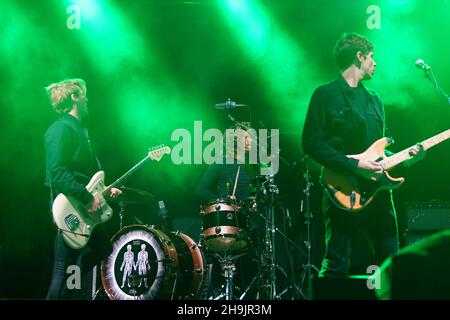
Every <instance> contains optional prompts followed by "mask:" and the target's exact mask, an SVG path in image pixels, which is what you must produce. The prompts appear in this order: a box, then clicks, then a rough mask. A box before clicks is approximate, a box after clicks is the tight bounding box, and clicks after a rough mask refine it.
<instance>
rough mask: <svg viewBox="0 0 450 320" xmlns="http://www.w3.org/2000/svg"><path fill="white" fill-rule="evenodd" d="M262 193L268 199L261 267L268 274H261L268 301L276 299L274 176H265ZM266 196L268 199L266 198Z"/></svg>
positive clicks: (277, 192)
mask: <svg viewBox="0 0 450 320" xmlns="http://www.w3.org/2000/svg"><path fill="white" fill-rule="evenodd" d="M262 192H263V194H264V195H265V196H266V198H269V201H268V203H267V204H266V207H265V217H264V220H265V222H266V223H265V236H264V245H263V255H262V258H263V266H265V268H267V267H268V272H263V279H262V280H263V288H264V289H265V292H264V293H265V295H266V296H265V297H264V298H267V299H269V300H274V299H275V298H277V285H276V284H277V276H276V268H277V266H276V261H275V257H276V251H275V250H276V248H275V232H276V227H275V195H277V194H279V189H278V187H277V185H276V184H275V176H274V175H267V176H266V181H265V182H263V184H262ZM267 196H268V197H267Z"/></svg>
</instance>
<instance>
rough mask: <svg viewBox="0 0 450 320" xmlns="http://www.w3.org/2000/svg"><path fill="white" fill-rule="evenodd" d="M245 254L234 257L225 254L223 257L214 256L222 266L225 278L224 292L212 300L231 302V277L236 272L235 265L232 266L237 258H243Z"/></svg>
mask: <svg viewBox="0 0 450 320" xmlns="http://www.w3.org/2000/svg"><path fill="white" fill-rule="evenodd" d="M244 254H245V253H242V254H239V255H235V256H229V255H227V254H225V256H222V255H219V254H214V256H215V257H216V258H217V259H218V260H219V262H220V265H221V266H222V270H223V272H224V277H225V292H223V293H221V294H220V295H219V296H217V297H216V298H214V300H219V299H221V298H225V300H233V299H234V295H233V287H234V285H233V277H234V274H235V271H236V265H235V264H234V261H235V260H237V259H238V258H239V257H241V256H243V255H244Z"/></svg>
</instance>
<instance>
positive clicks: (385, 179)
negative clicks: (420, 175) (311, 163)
mask: <svg viewBox="0 0 450 320" xmlns="http://www.w3.org/2000/svg"><path fill="white" fill-rule="evenodd" d="M449 138H450V129H449V130H446V131H444V132H441V133H440V134H437V135H435V136H433V137H431V138H429V139H427V140H425V141H423V142H421V143H420V145H421V147H422V148H423V149H424V150H427V149H429V148H431V147H433V146H435V145H437V144H438V143H441V142H443V141H445V140H447V139H449ZM390 144H391V140H390V139H389V138H381V139H379V140H377V141H375V142H374V143H373V144H372V145H371V146H370V147H369V148H368V149H367V150H366V151H365V152H363V153H360V154H357V155H349V156H348V157H351V158H354V159H358V160H361V159H363V160H371V161H376V162H378V163H380V164H381V166H382V168H383V169H384V172H383V174H382V175H381V176H380V178H379V179H377V180H369V179H365V178H363V177H360V176H357V175H344V174H341V173H339V172H336V171H333V170H331V169H328V168H326V167H322V175H321V182H322V184H323V186H324V187H325V191H326V192H327V194H328V196H329V197H330V199H331V200H332V201H333V202H334V203H335V204H336V205H337V206H338V207H340V208H342V209H344V210H347V211H349V212H358V211H360V210H362V209H364V208H365V207H367V206H368V205H369V203H370V202H372V200H373V199H374V198H375V196H376V194H377V193H378V192H379V191H381V190H388V189H395V188H398V187H400V186H401V185H402V184H403V182H405V179H404V178H393V177H391V176H390V175H389V173H388V171H389V170H391V169H393V168H394V167H396V166H397V165H399V164H400V163H402V162H403V161H405V160H408V158H409V157H410V155H409V153H408V150H409V148H408V149H405V150H403V151H400V152H398V153H396V154H394V155H391V156H389V157H387V156H386V155H385V153H384V150H385V148H386V147H387V146H388V145H390Z"/></svg>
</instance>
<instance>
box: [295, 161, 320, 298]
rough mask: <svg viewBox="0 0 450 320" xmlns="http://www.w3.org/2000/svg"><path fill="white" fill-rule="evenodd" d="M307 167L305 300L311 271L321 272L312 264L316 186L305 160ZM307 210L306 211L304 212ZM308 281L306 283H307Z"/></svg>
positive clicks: (302, 281) (303, 289)
mask: <svg viewBox="0 0 450 320" xmlns="http://www.w3.org/2000/svg"><path fill="white" fill-rule="evenodd" d="M304 162H305V165H306V171H305V174H304V175H303V177H304V178H305V189H304V190H303V193H304V194H305V207H303V200H302V202H301V211H304V212H305V214H304V216H305V222H304V223H305V225H306V240H305V241H304V242H303V243H304V244H305V248H306V253H307V254H306V264H304V265H303V273H302V276H301V278H300V284H301V286H300V293H301V295H302V296H303V298H305V299H308V292H306V293H305V291H307V290H308V285H309V279H310V278H311V270H312V269H314V270H315V271H316V272H319V269H317V267H315V266H314V265H313V264H312V263H311V222H312V218H313V214H312V212H311V201H310V196H311V188H312V186H313V185H314V183H313V182H312V181H311V173H310V168H309V162H308V159H307V158H305V159H304ZM303 209H305V210H303ZM305 280H306V283H305Z"/></svg>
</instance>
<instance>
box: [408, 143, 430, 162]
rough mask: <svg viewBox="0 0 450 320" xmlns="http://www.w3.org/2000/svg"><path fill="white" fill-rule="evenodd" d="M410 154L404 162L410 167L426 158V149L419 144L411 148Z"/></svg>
mask: <svg viewBox="0 0 450 320" xmlns="http://www.w3.org/2000/svg"><path fill="white" fill-rule="evenodd" d="M408 154H409V156H410V158H409V159H408V160H406V161H405V162H404V166H405V167H410V166H412V165H413V164H415V163H416V162H419V161H420V160H423V158H425V150H424V149H423V147H422V145H421V144H417V145H415V146H414V147H411V148H409V150H408Z"/></svg>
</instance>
